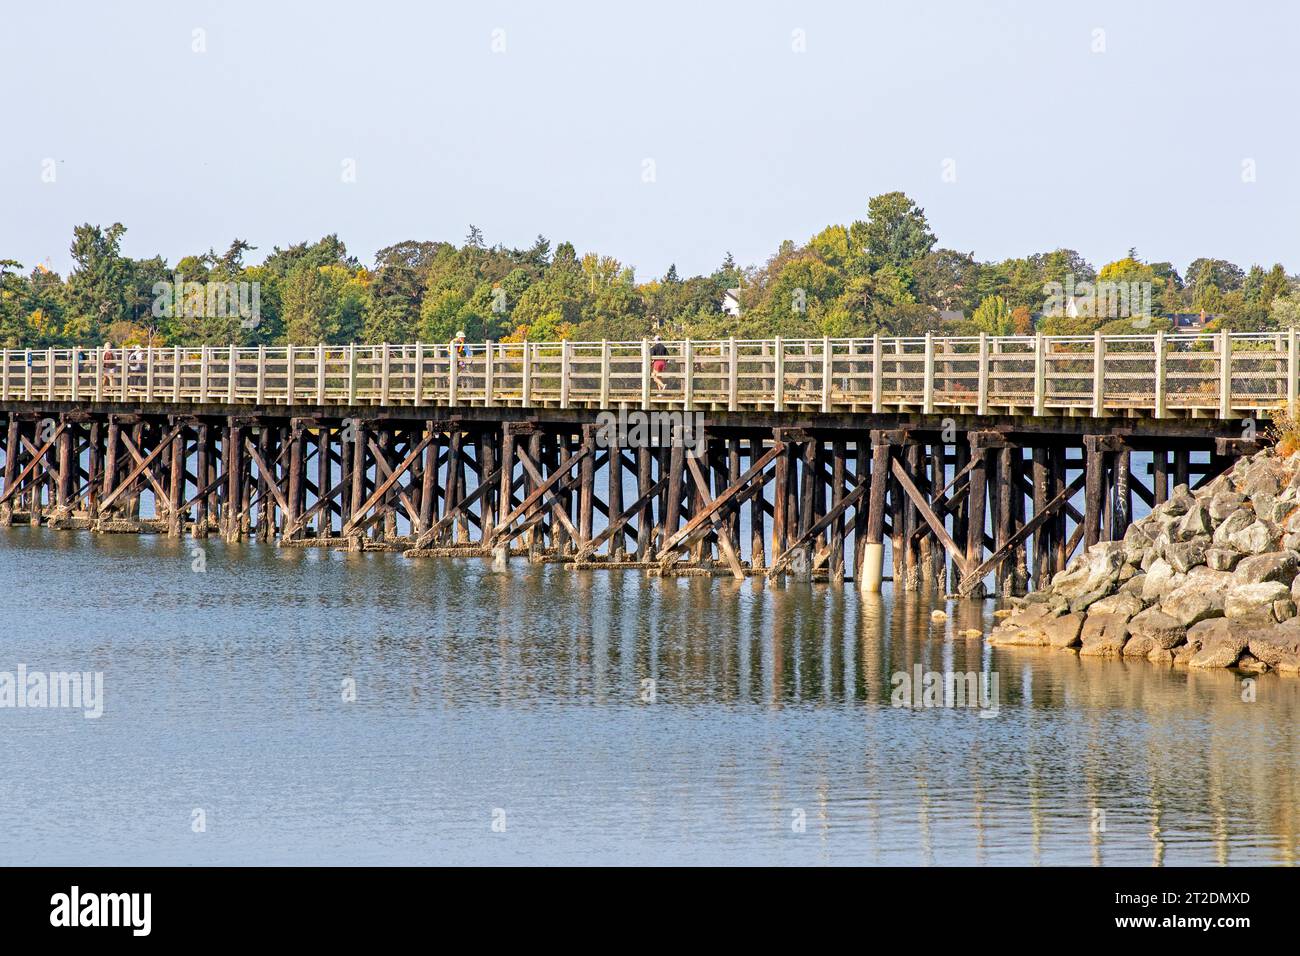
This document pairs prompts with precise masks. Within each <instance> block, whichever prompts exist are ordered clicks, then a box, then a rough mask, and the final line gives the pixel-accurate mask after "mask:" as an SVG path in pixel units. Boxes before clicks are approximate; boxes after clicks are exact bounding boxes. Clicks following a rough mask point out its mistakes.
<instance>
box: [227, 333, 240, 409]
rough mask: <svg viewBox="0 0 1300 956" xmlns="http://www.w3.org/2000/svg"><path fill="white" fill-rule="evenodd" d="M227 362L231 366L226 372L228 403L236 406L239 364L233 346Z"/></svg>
mask: <svg viewBox="0 0 1300 956" xmlns="http://www.w3.org/2000/svg"><path fill="white" fill-rule="evenodd" d="M227 361H228V363H229V364H228V366H227V371H226V403H227V404H229V405H233V404H235V378H236V376H235V365H236V364H237V362H238V358H237V356H236V353H235V346H234V345H233V344H232V345H231V346H230V357H229V359H228V360H227Z"/></svg>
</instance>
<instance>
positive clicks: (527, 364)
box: [520, 339, 533, 407]
mask: <svg viewBox="0 0 1300 956" xmlns="http://www.w3.org/2000/svg"><path fill="white" fill-rule="evenodd" d="M523 380H524V384H523V389H522V390H521V395H520V403H521V404H522V405H523V406H524V407H528V406H529V405H531V404H532V403H533V347H532V345H531V344H530V343H529V341H528V340H527V339H524V371H523Z"/></svg>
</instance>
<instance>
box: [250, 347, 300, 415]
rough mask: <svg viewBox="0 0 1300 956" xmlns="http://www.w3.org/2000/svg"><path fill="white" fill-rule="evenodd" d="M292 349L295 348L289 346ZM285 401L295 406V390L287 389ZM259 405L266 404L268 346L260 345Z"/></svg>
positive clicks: (258, 365) (258, 359)
mask: <svg viewBox="0 0 1300 956" xmlns="http://www.w3.org/2000/svg"><path fill="white" fill-rule="evenodd" d="M289 348H290V349H292V348H293V346H292V345H291V346H289ZM286 393H287V394H286V396H285V401H286V402H287V403H288V404H290V405H292V404H293V389H291V388H288V389H286ZM257 404H259V405H265V404H266V346H265V345H258V347H257Z"/></svg>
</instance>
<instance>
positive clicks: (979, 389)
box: [975, 332, 989, 415]
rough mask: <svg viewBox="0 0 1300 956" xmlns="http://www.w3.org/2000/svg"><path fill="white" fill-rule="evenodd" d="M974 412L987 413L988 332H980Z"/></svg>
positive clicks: (978, 413)
mask: <svg viewBox="0 0 1300 956" xmlns="http://www.w3.org/2000/svg"><path fill="white" fill-rule="evenodd" d="M975 378H976V382H975V393H976V394H975V414H977V415H987V414H988V413H989V334H988V333H987V332H981V333H980V352H979V366H978V368H977V370H976V373H975Z"/></svg>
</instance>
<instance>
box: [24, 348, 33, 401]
mask: <svg viewBox="0 0 1300 956" xmlns="http://www.w3.org/2000/svg"><path fill="white" fill-rule="evenodd" d="M31 400H32V350H31V349H24V350H23V401H26V402H30V401H31Z"/></svg>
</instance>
